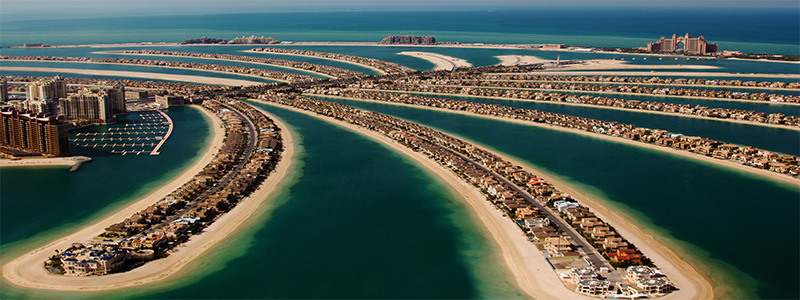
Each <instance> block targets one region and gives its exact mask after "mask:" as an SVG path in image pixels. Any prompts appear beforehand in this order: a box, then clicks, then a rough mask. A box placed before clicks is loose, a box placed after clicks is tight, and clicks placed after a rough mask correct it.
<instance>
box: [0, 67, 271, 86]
mask: <svg viewBox="0 0 800 300" xmlns="http://www.w3.org/2000/svg"><path fill="white" fill-rule="evenodd" d="M0 71H19V72H42V73H64V74H81V75H96V76H118V77H130V78H143V79H149V80H167V81H175V82H190V83H199V84H209V85H224V86H251V85H263V84H268V83H266V82H256V81H247V80H241V79H228V78H216V77H203V76H195V75H178V74H166V73H150V72H134V71H110V70H96V69H71V68H40V67H5V66H0Z"/></svg>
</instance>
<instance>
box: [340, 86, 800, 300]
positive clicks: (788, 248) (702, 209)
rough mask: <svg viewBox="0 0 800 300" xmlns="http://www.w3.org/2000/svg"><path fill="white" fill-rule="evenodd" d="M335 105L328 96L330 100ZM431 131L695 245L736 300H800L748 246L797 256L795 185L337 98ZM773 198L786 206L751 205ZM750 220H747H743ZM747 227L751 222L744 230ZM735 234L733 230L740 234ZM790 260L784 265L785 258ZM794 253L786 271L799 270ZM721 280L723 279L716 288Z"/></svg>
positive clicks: (789, 282) (607, 145)
mask: <svg viewBox="0 0 800 300" xmlns="http://www.w3.org/2000/svg"><path fill="white" fill-rule="evenodd" d="M329 100H332V99H329ZM333 101H335V102H340V103H344V104H348V105H352V106H355V107H359V108H363V109H368V110H373V111H377V112H381V113H387V114H390V115H394V116H397V117H401V118H404V119H407V120H410V121H413V122H419V123H422V124H426V125H430V126H434V127H436V128H439V129H442V130H445V131H448V132H452V133H455V134H458V135H460V136H463V137H465V138H468V139H471V140H474V141H476V142H478V143H481V144H484V145H490V146H491V147H492V148H494V149H497V150H499V151H501V152H504V153H507V154H510V155H512V156H514V157H517V158H520V159H521V160H523V161H526V162H529V163H531V164H532V165H534V166H537V167H540V168H542V169H544V170H546V171H548V172H551V173H555V174H558V175H559V176H561V178H563V179H564V180H566V181H567V182H572V183H573V184H574V185H577V186H579V187H580V188H582V189H587V190H589V191H590V192H591V191H593V192H591V193H593V194H596V196H599V198H600V199H605V200H606V201H607V202H608V203H610V204H611V205H612V206H613V207H616V208H619V209H620V210H622V211H625V212H627V213H628V214H630V215H631V216H632V217H633V218H635V219H636V220H637V221H639V222H641V223H644V224H650V225H651V226H652V227H650V228H651V229H650V230H655V231H657V232H660V233H661V234H663V235H666V236H668V237H671V238H676V239H678V240H680V241H683V242H687V243H689V246H687V250H685V251H687V252H689V253H688V255H689V256H690V257H692V256H693V257H697V258H696V259H698V260H699V261H701V262H703V263H704V264H706V266H705V267H701V268H707V267H708V266H711V270H710V272H711V273H712V274H719V275H715V276H719V277H718V278H719V280H721V282H727V283H728V284H731V285H732V286H733V290H734V294H733V298H743V297H754V296H756V295H757V296H760V297H763V298H766V299H784V298H786V299H790V298H796V297H798V293H797V289H796V285H795V283H796V282H797V281H798V280H800V277H798V274H797V272H796V268H792V267H789V268H786V269H776V268H774V266H773V265H771V264H764V263H762V262H761V261H758V260H755V259H753V256H752V250H753V248H752V245H751V243H752V240H753V238H755V239H764V240H776V241H777V240H779V241H781V246H780V249H781V251H785V252H786V253H798V251H800V238H798V236H800V230H798V228H800V227H799V226H800V223H799V222H798V219H797V211H798V209H800V206H798V205H799V204H798V202H797V199H800V190H798V189H797V186H793V185H789V184H777V183H775V182H772V181H771V180H765V179H763V178H760V177H757V176H753V175H750V174H747V173H743V172H741V171H733V170H730V169H728V168H724V167H718V166H711V165H708V164H706V163H700V162H697V161H695V160H691V159H687V158H681V157H676V156H673V155H669V154H664V153H660V152H656V151H653V150H647V149H642V148H638V147H633V146H628V145H622V144H617V143H614V142H609V141H605V140H601V139H597V138H590V137H583V136H579V135H575V134H570V133H562V132H556V131H553V130H547V129H541V128H536V127H532V126H525V125H519V124H512V123H506V122H500V121H494V120H487V119H480V118H475V117H467V116H461V115H456V114H450V113H443V112H435V111H427V110H422V109H417V108H407V107H400V106H393V105H388V104H381V103H366V102H360V101H348V100H333ZM753 201H768V202H769V203H771V204H774V205H777V206H779V207H781V209H769V208H766V207H764V213H762V212H761V211H760V210H756V211H754V210H752V209H749V208H745V207H746V206H748V205H751V204H752V203H753ZM745 220H746V221H745ZM744 223H747V226H743V224H744ZM734 228H735V229H734ZM784 259H785V260H784ZM799 262H800V261H798V256H796V255H786V256H781V261H780V265H784V266H797V265H798V263H799ZM717 283H718V284H719V283H720V282H717Z"/></svg>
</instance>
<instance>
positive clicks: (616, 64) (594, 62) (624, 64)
mask: <svg viewBox="0 0 800 300" xmlns="http://www.w3.org/2000/svg"><path fill="white" fill-rule="evenodd" d="M554 69H558V70H622V69H639V70H658V69H691V70H713V69H719V67H717V66H706V65H681V64H675V65H635V64H629V61H626V60H609V59H590V60H586V61H585V63H582V64H572V65H561V66H558V67H556V68H554ZM548 70H551V69H548Z"/></svg>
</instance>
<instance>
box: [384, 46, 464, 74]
mask: <svg viewBox="0 0 800 300" xmlns="http://www.w3.org/2000/svg"><path fill="white" fill-rule="evenodd" d="M397 54H400V55H408V56H414V57H418V58H421V59H424V60H427V61H429V62H432V63H433V64H435V65H436V67H435V68H434V70H448V71H450V70H453V69H456V68H460V67H472V64H470V63H469V62H467V61H466V60H463V59H460V58H455V57H452V56H447V55H443V54H438V53H431V52H418V51H405V52H400V53H397Z"/></svg>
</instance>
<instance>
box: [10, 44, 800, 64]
mask: <svg viewBox="0 0 800 300" xmlns="http://www.w3.org/2000/svg"><path fill="white" fill-rule="evenodd" d="M293 45H294V46H345V47H347V46H349V47H419V48H473V49H516V50H527V51H551V52H568V53H596V54H606V55H626V56H645V57H651V56H657V57H666V58H685V60H691V59H695V60H701V59H702V60H741V61H752V62H770V63H792V64H800V61H789V60H787V61H781V60H769V59H763V58H762V59H749V58H738V57H723V58H718V57H716V56H687V55H677V54H675V53H652V52H648V53H632V52H621V51H604V50H591V51H584V50H583V49H592V47H586V46H566V45H565V47H566V48H561V49H542V48H537V47H535V46H537V45H538V46H541V45H544V44H493V43H488V44H487V43H459V44H452V43H442V44H435V45H411V44H381V43H379V42H343V41H282V42H281V43H278V44H182V43H180V42H130V43H106V44H102V43H96V44H64V45H50V46H49V47H25V46H8V48H10V49H47V48H119V47H175V46H178V47H184V46H186V47H195V46H266V47H275V46H293ZM569 48H573V49H569Z"/></svg>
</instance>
